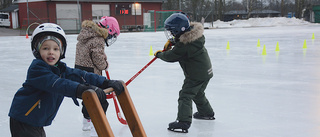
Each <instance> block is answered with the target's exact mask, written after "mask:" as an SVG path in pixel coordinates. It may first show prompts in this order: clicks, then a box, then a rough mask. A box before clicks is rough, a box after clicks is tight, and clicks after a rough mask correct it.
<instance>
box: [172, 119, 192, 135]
mask: <svg viewBox="0 0 320 137" xmlns="http://www.w3.org/2000/svg"><path fill="white" fill-rule="evenodd" d="M190 125H191V122H185V121H175V122H171V123H169V127H168V130H170V131H173V132H179V133H188V129H189V127H190Z"/></svg>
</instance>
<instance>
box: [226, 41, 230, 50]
mask: <svg viewBox="0 0 320 137" xmlns="http://www.w3.org/2000/svg"><path fill="white" fill-rule="evenodd" d="M226 49H227V50H229V49H230V44H229V41H228V43H227V48H226Z"/></svg>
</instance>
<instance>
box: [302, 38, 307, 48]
mask: <svg viewBox="0 0 320 137" xmlns="http://www.w3.org/2000/svg"><path fill="white" fill-rule="evenodd" d="M303 48H304V49H306V48H307V40H304V42H303Z"/></svg>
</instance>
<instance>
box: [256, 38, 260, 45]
mask: <svg viewBox="0 0 320 137" xmlns="http://www.w3.org/2000/svg"><path fill="white" fill-rule="evenodd" d="M257 47H260V39H258V43H257Z"/></svg>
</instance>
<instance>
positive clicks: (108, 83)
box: [101, 79, 124, 96]
mask: <svg viewBox="0 0 320 137" xmlns="http://www.w3.org/2000/svg"><path fill="white" fill-rule="evenodd" d="M122 83H124V82H123V81H121V80H108V79H106V80H104V81H103V83H102V86H101V88H102V89H106V88H110V87H112V88H113V89H114V91H115V92H116V95H117V96H118V95H120V94H121V93H122V92H123V91H124V87H123V85H122Z"/></svg>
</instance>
